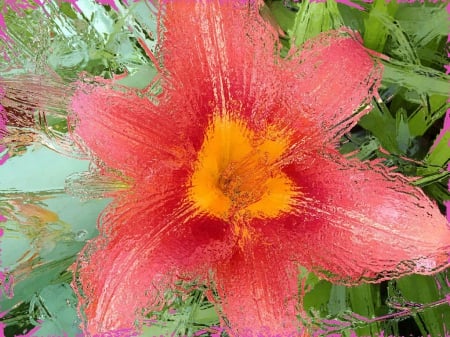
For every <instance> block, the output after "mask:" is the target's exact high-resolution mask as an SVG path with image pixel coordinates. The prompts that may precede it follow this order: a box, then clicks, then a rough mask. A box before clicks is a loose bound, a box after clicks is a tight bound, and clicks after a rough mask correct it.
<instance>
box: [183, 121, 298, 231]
mask: <svg viewBox="0 0 450 337" xmlns="http://www.w3.org/2000/svg"><path fill="white" fill-rule="evenodd" d="M289 144H290V142H289V136H288V135H286V134H285V132H282V131H279V130H277V129H276V128H273V127H269V128H267V129H266V130H264V132H254V131H252V130H251V129H250V128H248V127H247V125H246V124H245V123H244V122H243V121H241V120H239V119H232V118H231V117H229V116H226V117H223V116H218V117H215V118H214V119H213V120H212V122H211V123H210V125H209V127H208V129H207V131H206V134H205V139H204V141H203V145H202V147H201V149H200V151H199V153H198V159H197V161H196V163H195V167H194V171H193V174H192V177H191V181H190V184H189V199H190V201H191V202H192V203H193V204H194V206H195V208H196V209H197V210H198V211H199V212H202V213H208V214H210V215H212V216H215V217H217V218H221V219H223V220H226V221H230V222H233V223H237V222H239V223H242V222H243V221H244V222H246V221H248V220H251V219H253V218H266V219H268V218H275V217H277V216H279V215H280V214H281V213H283V212H289V211H290V210H291V209H292V206H293V204H294V201H295V197H296V196H297V194H298V193H299V192H298V191H297V190H296V189H295V185H294V183H293V182H292V181H291V180H290V179H289V177H288V176H287V175H286V174H285V173H283V172H282V170H281V165H280V161H281V159H282V158H283V155H284V154H285V153H286V152H287V151H288V148H289Z"/></svg>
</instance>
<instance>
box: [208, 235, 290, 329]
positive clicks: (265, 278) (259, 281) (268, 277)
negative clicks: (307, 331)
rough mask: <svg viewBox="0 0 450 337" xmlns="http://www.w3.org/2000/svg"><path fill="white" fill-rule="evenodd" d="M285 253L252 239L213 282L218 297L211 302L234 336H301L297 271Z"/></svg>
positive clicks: (217, 274) (215, 276) (219, 269)
mask: <svg viewBox="0 0 450 337" xmlns="http://www.w3.org/2000/svg"><path fill="white" fill-rule="evenodd" d="M284 253H285V252H284V251H283V250H281V249H279V247H277V246H271V245H268V244H266V243H265V242H263V241H260V240H254V239H253V240H252V241H251V242H247V243H246V246H244V248H243V250H238V251H236V252H235V254H234V255H233V257H232V258H231V259H230V260H229V261H227V262H226V263H223V264H222V265H220V266H219V267H218V270H217V271H216V272H215V275H214V280H215V283H216V288H217V292H218V296H219V298H211V300H212V301H215V302H216V303H217V305H218V307H219V311H220V312H222V314H223V325H224V326H229V327H230V330H229V331H228V332H229V333H230V334H231V336H240V337H252V336H261V337H262V336H267V337H268V336H280V337H281V336H283V337H284V336H299V333H298V331H297V329H298V319H297V318H296V312H297V311H296V304H297V301H298V296H297V295H298V286H297V274H298V270H297V267H296V266H295V265H294V264H293V263H292V262H291V261H289V260H288V259H287V258H286V256H285V255H284ZM227 322H229V325H228V323H227Z"/></svg>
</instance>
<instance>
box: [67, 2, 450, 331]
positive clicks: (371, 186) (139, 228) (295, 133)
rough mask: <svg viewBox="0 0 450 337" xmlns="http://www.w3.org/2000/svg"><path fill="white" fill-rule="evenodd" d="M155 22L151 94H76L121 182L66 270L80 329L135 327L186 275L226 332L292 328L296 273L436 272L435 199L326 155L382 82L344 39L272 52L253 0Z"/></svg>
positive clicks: (111, 90) (90, 137)
mask: <svg viewBox="0 0 450 337" xmlns="http://www.w3.org/2000/svg"><path fill="white" fill-rule="evenodd" d="M162 14H163V15H164V31H163V32H164V39H163V42H162V44H160V47H161V50H160V52H161V55H162V56H163V60H164V68H163V70H161V74H160V76H161V78H160V80H161V81H160V83H161V85H162V93H161V94H159V95H158V96H157V97H151V98H148V97H145V96H144V97H143V92H139V91H137V90H130V89H125V88H121V87H117V86H116V83H115V82H114V81H103V82H102V83H103V85H102V86H98V85H97V86H93V85H80V87H79V90H78V91H77V93H76V94H75V96H74V97H73V103H72V109H73V111H74V115H73V116H72V117H73V118H72V120H74V123H75V125H74V126H73V127H74V132H75V134H76V135H77V137H79V138H81V139H82V140H83V142H84V144H86V145H87V146H88V147H89V148H90V149H91V151H92V153H93V154H94V155H95V156H96V157H98V158H99V159H100V160H101V162H102V163H103V164H105V165H106V166H107V167H109V168H112V169H113V170H109V169H106V168H105V166H104V165H103V164H102V165H101V166H100V167H101V168H102V172H103V173H104V174H118V175H120V176H121V177H127V179H129V180H130V181H131V182H130V189H129V190H127V191H126V192H123V191H122V192H120V194H117V195H116V197H115V200H114V202H113V203H112V204H111V205H110V206H109V207H108V208H107V209H106V211H105V212H104V214H103V215H102V217H101V219H100V232H101V235H100V236H99V237H98V238H97V239H96V240H94V241H92V242H90V243H89V244H88V246H87V247H86V248H85V250H84V252H83V254H82V256H81V257H80V259H79V261H78V268H79V269H78V272H79V275H78V276H79V284H80V287H79V291H80V292H81V295H82V296H81V303H82V307H83V309H84V312H85V314H86V317H87V330H88V331H90V332H91V333H94V332H98V331H107V330H113V329H116V328H121V327H130V326H132V325H133V322H134V321H135V319H136V318H142V317H143V315H144V314H145V313H146V312H147V311H146V310H150V309H155V306H157V304H158V303H160V301H161V297H162V295H161V294H162V291H163V290H164V289H167V287H168V286H170V285H173V283H174V282H175V280H177V279H179V278H183V279H186V278H191V279H199V280H200V281H203V282H209V283H210V284H211V285H212V286H213V287H214V288H215V289H216V290H217V295H218V296H217V297H213V296H211V298H210V300H211V301H213V302H214V303H215V304H216V305H217V307H218V310H219V311H220V312H221V314H223V325H224V326H228V325H227V324H229V326H230V327H231V328H230V333H232V334H236V335H239V336H243V335H245V333H246V331H250V332H252V333H255V334H256V333H266V334H268V332H267V331H266V330H265V327H268V328H270V331H271V332H272V333H280V334H281V333H292V332H293V331H296V330H295V329H296V328H298V323H297V319H296V314H297V313H298V300H299V298H298V296H297V294H298V286H297V268H298V265H302V266H305V267H307V268H308V269H309V270H311V271H314V272H316V273H318V274H319V275H321V276H322V277H324V278H327V279H330V280H339V281H340V282H345V283H356V282H360V281H362V280H370V281H379V280H383V279H387V278H392V277H396V276H399V275H400V274H405V273H413V272H416V273H429V272H434V271H436V270H438V269H439V268H444V267H445V266H446V265H448V263H447V262H446V257H447V252H448V249H449V243H450V231H449V228H448V227H447V225H446V221H445V219H444V217H443V216H442V215H441V214H440V213H439V210H438V208H437V207H436V205H434V204H432V203H431V202H430V201H429V200H428V199H427V198H426V197H425V196H424V194H423V193H422V192H421V191H420V190H419V189H417V188H415V187H412V186H411V185H410V184H409V180H408V179H407V178H405V177H402V176H400V175H398V174H394V173H393V172H391V171H389V170H388V169H386V168H385V167H383V166H382V165H380V164H379V163H367V162H366V163H361V162H359V161H356V160H350V159H347V158H345V157H343V156H342V155H340V154H339V153H338V152H337V151H336V149H335V145H336V143H337V141H338V140H339V137H340V136H341V135H342V134H343V133H345V132H347V131H348V130H349V129H350V128H351V127H352V126H353V125H354V124H355V123H356V121H357V119H358V118H359V117H360V116H361V111H362V109H359V108H360V107H361V106H362V105H364V104H365V105H367V103H368V102H369V99H370V97H371V96H372V94H373V93H374V91H375V90H376V89H377V87H378V85H379V79H380V72H381V66H380V65H379V64H378V63H376V62H374V61H373V60H372V59H371V57H370V56H369V55H368V54H367V52H366V50H365V49H364V48H363V47H362V46H361V44H360V42H359V41H357V39H356V37H355V36H352V34H351V33H349V32H348V31H335V32H329V33H326V34H322V35H321V36H319V37H318V38H316V39H314V40H313V41H310V42H308V43H307V44H306V45H304V46H303V47H302V49H301V50H300V51H297V52H295V53H294V52H293V53H292V54H291V55H289V57H287V58H285V59H283V58H280V57H279V56H278V52H279V50H278V49H277V48H275V46H276V45H277V36H276V34H275V32H274V31H273V30H272V29H271V28H270V26H269V25H268V24H267V23H266V22H265V21H264V20H263V19H261V18H260V17H259V15H258V12H257V8H256V6H248V5H245V6H244V5H237V3H236V2H235V3H233V2H232V1H230V2H226V1H225V2H221V4H219V2H217V1H207V2H206V3H204V2H202V3H199V2H194V1H176V2H168V3H166V4H165V5H164V10H163V11H162ZM158 61H161V60H158ZM358 111H359V112H360V113H358ZM364 111H367V110H364ZM227 322H229V323H227Z"/></svg>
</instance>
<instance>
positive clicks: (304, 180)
mask: <svg viewBox="0 0 450 337" xmlns="http://www.w3.org/2000/svg"><path fill="white" fill-rule="evenodd" d="M286 172H287V173H288V174H289V176H290V177H291V178H292V179H295V181H296V182H297V184H298V186H300V188H301V190H302V192H303V193H304V195H303V197H302V200H301V206H300V207H299V209H298V212H297V214H296V215H290V216H286V217H285V218H284V219H280V220H279V221H278V222H277V221H273V223H272V224H266V225H262V224H255V225H256V226H258V228H260V229H261V230H262V231H263V232H264V233H265V235H266V237H268V238H270V237H278V236H283V235H285V237H286V244H285V246H286V247H285V250H286V252H287V253H286V254H289V256H291V257H294V256H295V259H297V260H298V261H299V262H300V263H301V264H303V265H304V266H305V267H307V268H309V269H312V270H316V271H319V272H321V274H322V275H323V276H325V277H327V278H330V279H334V278H337V279H340V280H342V281H348V282H355V281H359V280H361V279H362V278H369V279H371V280H378V281H379V280H382V279H386V278H391V277H398V276H400V275H403V274H407V273H422V274H428V273H432V272H435V271H437V270H440V269H442V268H445V267H448V265H449V259H448V256H449V252H450V228H449V225H448V223H447V221H446V219H445V218H444V216H443V215H442V214H441V213H440V212H439V209H438V208H437V206H436V205H435V204H433V203H432V202H430V200H429V199H428V198H427V197H426V196H425V195H424V194H423V192H422V191H421V190H419V189H418V188H415V187H413V186H411V185H410V184H409V181H408V180H407V179H406V178H404V177H402V176H400V175H394V174H393V173H390V172H388V171H387V169H386V168H385V167H384V168H383V167H381V166H377V165H370V164H368V163H361V162H359V161H357V160H351V161H347V160H345V159H344V158H342V157H341V156H340V155H334V156H330V158H323V157H319V156H317V157H316V158H310V159H309V160H307V161H305V164H304V165H303V166H300V165H296V166H291V167H290V168H288V169H287V170H286ZM324 271H328V272H331V274H329V273H327V272H324Z"/></svg>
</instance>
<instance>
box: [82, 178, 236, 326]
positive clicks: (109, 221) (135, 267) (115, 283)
mask: <svg viewBox="0 0 450 337" xmlns="http://www.w3.org/2000/svg"><path fill="white" fill-rule="evenodd" d="M162 180H163V179H161V178H158V179H155V181H153V182H152V184H153V185H156V184H157V182H158V183H161V186H162V187H161V189H165V190H166V193H165V194H164V191H162V190H160V191H153V192H154V193H155V194H152V193H149V192H146V191H145V190H144V189H145V187H142V189H141V190H139V191H135V192H133V193H128V194H124V195H123V196H122V198H121V200H119V201H117V202H116V203H114V204H112V205H110V206H109V207H108V208H107V210H106V211H105V213H104V215H103V216H102V217H101V219H100V221H101V227H102V228H101V229H100V230H101V232H102V234H103V235H101V236H99V237H98V238H97V239H95V240H93V241H91V242H89V244H88V245H87V247H86V248H85V249H84V251H83V253H82V254H81V256H80V258H79V259H78V266H77V272H78V281H79V289H78V292H79V293H80V295H81V296H79V298H80V301H81V306H82V308H83V310H84V313H85V314H86V318H87V322H86V325H87V326H86V329H87V330H88V331H89V333H91V334H95V333H98V332H104V331H110V330H115V329H119V328H130V327H133V326H134V322H135V321H136V320H138V321H140V322H142V320H143V313H145V312H148V310H158V309H159V308H160V306H161V305H162V303H163V302H162V301H163V298H162V294H164V291H165V290H167V289H170V288H171V287H173V285H174V281H175V280H176V279H177V278H178V276H179V275H181V276H183V279H184V278H192V279H194V278H199V277H200V278H201V277H202V275H206V274H207V269H208V267H210V266H211V264H213V263H217V261H221V260H222V259H225V258H226V257H227V256H229V255H230V254H231V247H232V246H233V244H234V241H233V240H234V238H233V236H232V235H231V232H230V231H229V227H228V225H227V224H225V223H223V222H222V221H218V220H215V219H208V218H202V217H193V216H192V215H190V214H189V213H186V212H185V211H182V210H178V205H179V204H180V203H179V201H180V197H182V193H181V192H182V191H179V190H176V191H175V192H174V193H173V194H167V191H170V190H171V186H170V183H168V182H167V181H162ZM176 183H179V182H178V181H177V182H176ZM150 186H152V185H150ZM203 277H204V276H203Z"/></svg>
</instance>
